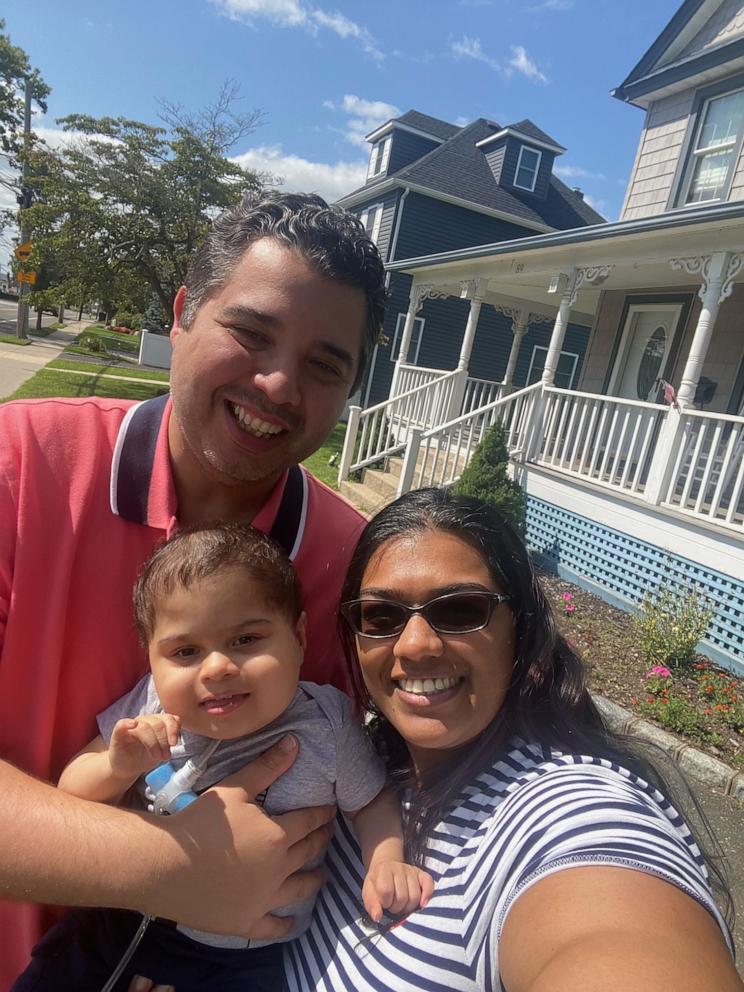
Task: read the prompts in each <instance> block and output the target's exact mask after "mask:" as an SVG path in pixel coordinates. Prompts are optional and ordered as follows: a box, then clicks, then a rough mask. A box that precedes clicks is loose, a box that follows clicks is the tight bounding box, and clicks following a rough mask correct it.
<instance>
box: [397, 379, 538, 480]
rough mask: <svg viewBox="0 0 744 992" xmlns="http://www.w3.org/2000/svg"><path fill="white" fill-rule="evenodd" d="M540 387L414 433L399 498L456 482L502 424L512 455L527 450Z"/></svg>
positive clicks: (406, 457)
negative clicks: (479, 446)
mask: <svg viewBox="0 0 744 992" xmlns="http://www.w3.org/2000/svg"><path fill="white" fill-rule="evenodd" d="M540 388H541V387H540V383H535V384H534V385H532V386H528V387H527V388H526V389H521V390H519V392H516V393H512V394H511V395H510V396H505V397H504V398H503V399H500V400H494V401H493V402H491V403H489V404H488V405H486V406H484V407H481V408H479V409H477V410H472V411H470V412H469V413H466V414H463V415H462V416H460V417H457V418H455V419H453V420H451V421H450V422H449V423H447V424H443V425H442V426H440V427H436V428H433V429H431V430H428V431H412V432H411V437H410V438H409V440H408V443H407V445H406V454H405V458H404V462H403V468H402V471H401V477H400V484H399V487H398V495H400V494H401V493H404V492H407V491H408V490H409V489H421V488H422V487H424V486H448V485H451V484H452V483H453V482H456V481H457V479H459V477H460V475H461V474H462V470H463V469H464V468H465V466H466V465H467V464H468V462H469V461H470V457H471V455H472V453H473V451H474V449H475V447H476V445H477V444H478V442H479V441H480V440H481V438H482V437H483V435H484V434H485V432H486V431H487V430H488V428H489V427H491V426H492V425H493V424H495V423H496V421H497V420H501V421H502V423H503V424H504V429H505V440H506V444H507V448H508V449H509V452H510V453H511V454H512V455H514V456H519V455H520V454H522V453H523V452H524V451H526V450H527V447H528V446H529V441H530V437H529V435H530V433H531V431H532V429H533V418H532V416H531V415H532V413H533V411H534V405H535V402H536V400H538V399H539V397H540Z"/></svg>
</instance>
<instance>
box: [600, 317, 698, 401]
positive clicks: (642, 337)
mask: <svg viewBox="0 0 744 992" xmlns="http://www.w3.org/2000/svg"><path fill="white" fill-rule="evenodd" d="M681 310H682V304H681V303H679V304H665V303H648V304H638V305H635V304H634V305H632V306H631V307H629V308H628V316H627V319H626V321H625V327H624V328H623V334H622V338H621V340H620V347H619V348H618V352H617V358H616V360H615V367H614V369H613V371H612V376H611V379H610V388H609V393H610V395H611V396H623V397H625V398H626V399H630V400H645V401H648V402H653V401H654V399H655V397H656V392H657V389H658V380H659V378H660V377H661V376H662V375H663V374H664V367H665V366H666V362H667V359H668V358H669V352H670V350H671V347H672V339H673V338H674V332H675V329H676V327H677V321H678V320H679V315H680V312H681Z"/></svg>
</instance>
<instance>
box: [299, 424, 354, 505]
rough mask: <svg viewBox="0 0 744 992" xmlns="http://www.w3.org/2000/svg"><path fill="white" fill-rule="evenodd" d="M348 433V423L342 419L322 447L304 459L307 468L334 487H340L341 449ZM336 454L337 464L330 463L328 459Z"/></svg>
mask: <svg viewBox="0 0 744 992" xmlns="http://www.w3.org/2000/svg"><path fill="white" fill-rule="evenodd" d="M345 434H346V424H344V423H342V422H341V421H340V420H339V422H338V423H337V424H336V426H335V427H334V428H333V431H332V433H331V436H330V437H329V438H328V440H327V441H326V443H325V444H324V445H323V447H322V448H319V449H318V451H316V452H315V454H314V455H310V457H309V458H306V459H305V461H304V463H303V464H304V465H305V468H307V469H309V470H310V471H311V472H312V473H313V475H314V476H316V477H317V478H318V479H320V480H321V482H325V484H326V485H327V486H330V487H331V488H332V489H337V488H338V463H339V461H340V460H341V449H342V448H343V446H344V436H345ZM332 455H336V464H335V465H329V464H328V459H329V458H330V457H331V456H332Z"/></svg>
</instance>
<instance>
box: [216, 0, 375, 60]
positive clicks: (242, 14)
mask: <svg viewBox="0 0 744 992" xmlns="http://www.w3.org/2000/svg"><path fill="white" fill-rule="evenodd" d="M210 2H211V3H212V4H213V5H214V6H215V7H216V8H217V9H218V10H219V11H221V13H223V14H224V15H225V16H226V17H229V18H231V19H232V20H234V21H243V22H246V23H248V24H254V23H255V22H256V21H261V20H263V21H268V22H269V23H270V24H274V25H276V26H277V27H283V28H302V29H304V30H305V31H309V32H310V33H311V34H315V33H317V31H318V30H319V29H324V30H326V31H332V32H333V33H334V34H336V35H338V37H339V38H343V39H349V38H351V39H352V40H354V41H356V42H358V43H359V44H360V45H361V46H362V48H363V49H364V51H365V52H366V53H367V54H368V55H369V56H371V58H373V59H375V61H377V62H381V61H382V60H383V59H384V58H385V55H384V53H383V52H382V51H381V50H380V49H379V48H378V47H377V44H376V43H375V40H374V38H373V37H372V35H371V34H370V33H369V31H368V30H367V28H366V27H364V26H363V25H362V24H357V22H356V21H352V20H351V19H350V18H349V17H346V15H345V14H342V13H341V12H340V11H338V10H336V11H328V10H323V9H322V8H321V7H312V6H311V5H310V4H308V3H306V2H305V0H210Z"/></svg>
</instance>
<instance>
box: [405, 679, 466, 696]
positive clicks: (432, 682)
mask: <svg viewBox="0 0 744 992" xmlns="http://www.w3.org/2000/svg"><path fill="white" fill-rule="evenodd" d="M459 681H460V680H459V679H455V678H446V679H398V688H400V689H402V690H403V692H412V693H413V694H414V695H415V696H429V695H432V694H433V693H435V692H443V691H444V690H445V689H452V688H453V686H456V685H457V683H458V682H459Z"/></svg>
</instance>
